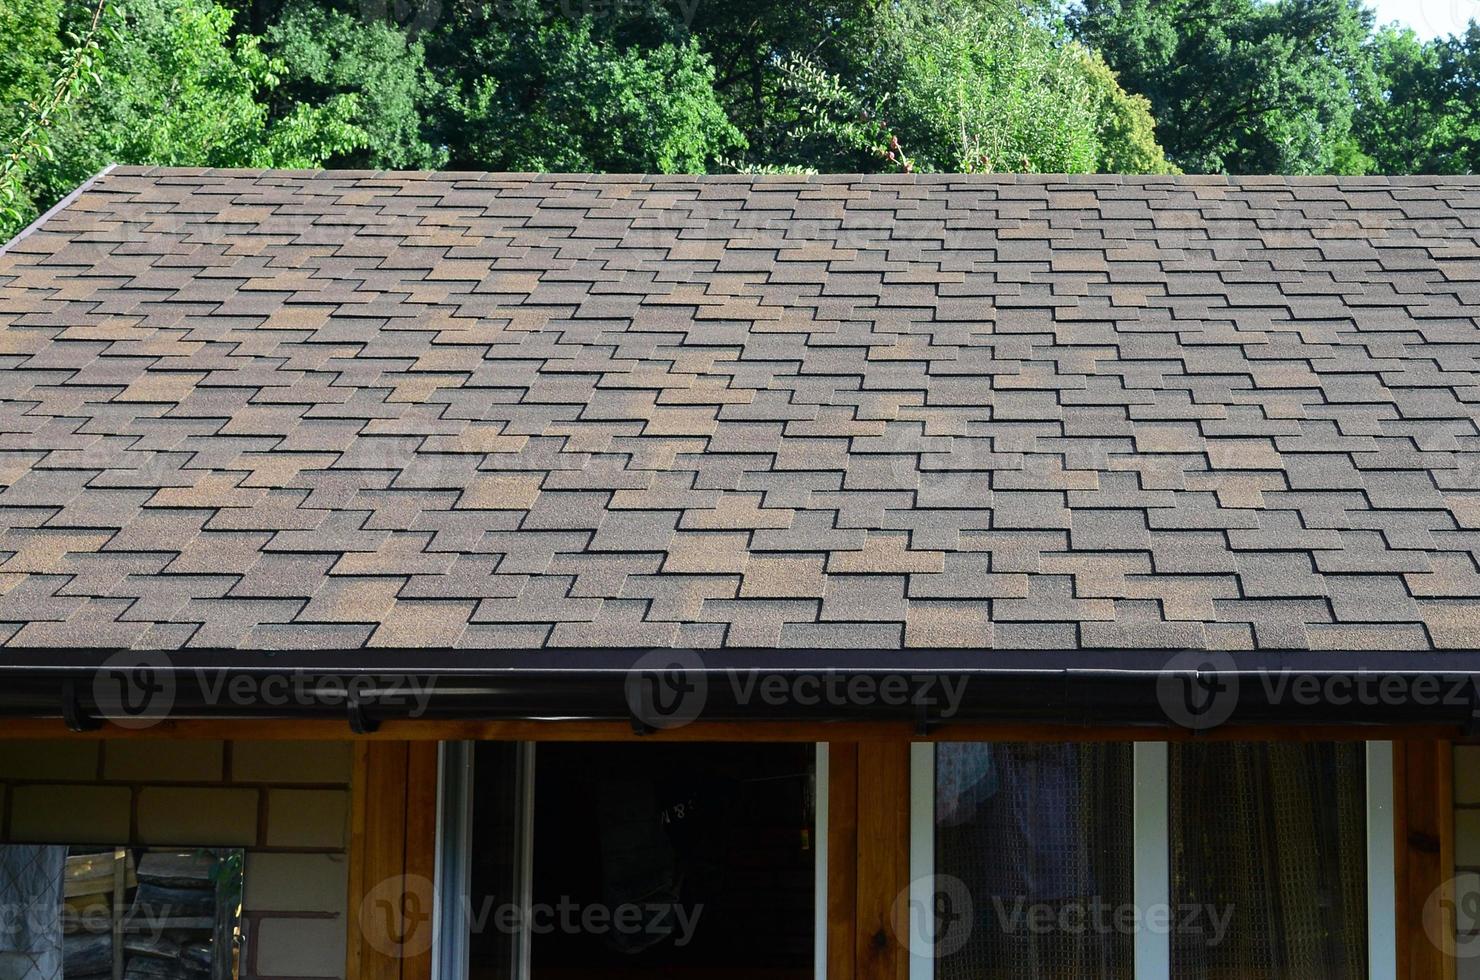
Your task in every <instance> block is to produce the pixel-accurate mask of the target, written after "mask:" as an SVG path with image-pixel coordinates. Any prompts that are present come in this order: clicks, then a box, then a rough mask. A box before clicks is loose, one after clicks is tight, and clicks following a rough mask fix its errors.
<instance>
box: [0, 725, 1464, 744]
mask: <svg viewBox="0 0 1480 980" xmlns="http://www.w3.org/2000/svg"><path fill="white" fill-rule="evenodd" d="M1458 734H1459V730H1458V729H1457V728H1455V727H1453V726H1449V725H1423V726H1405V727H1399V726H1387V727H1385V726H1376V725H1331V726H1321V725H1302V726H1295V725H1263V726H1256V725H1222V726H1219V727H1218V728H1214V729H1210V730H1208V731H1204V732H1193V731H1190V730H1188V729H1185V728H1180V727H1157V726H1115V727H1092V726H1087V725H1026V724H1018V725H1001V724H984V723H976V722H961V723H946V724H939V725H934V726H932V727H931V730H930V733H929V734H928V735H925V736H920V735H918V734H917V732H916V726H915V724H914V723H913V722H896V721H879V722H836V723H832V722H777V721H696V722H694V723H693V724H691V725H685V726H683V727H681V728H674V729H669V730H666V731H660V732H654V733H651V734H646V735H638V734H636V733H635V732H633V730H632V725H631V723H630V722H625V721H620V722H618V721H445V720H436V721H388V722H385V723H384V724H382V725H381V726H380V728H379V729H378V730H377V731H376V732H374V733H372V734H368V735H356V734H354V733H353V732H351V731H350V728H349V725H348V724H347V723H345V722H341V721H334V720H329V719H314V720H301V719H300V720H276V719H263V720H258V721H250V720H222V721H211V720H204V719H180V720H174V721H162V722H160V723H159V724H157V725H154V726H152V727H149V728H141V729H133V728H119V727H117V726H115V725H112V724H104V725H103V726H102V727H101V728H98V729H96V730H94V731H90V732H71V731H68V729H67V727H66V725H65V724H63V723H62V721H61V720H60V719H16V720H12V721H6V722H4V723H3V724H0V739H57V738H82V739H98V738H101V739H114V738H205V739H228V740H231V739H234V740H241V741H247V740H253V739H263V740H278V739H283V740H295V741H321V740H328V741H351V740H352V741H356V742H418V741H422V742H438V741H464V740H467V741H493V742H630V741H638V740H642V739H650V740H659V741H680V742H908V741H937V742H1183V741H1192V740H1198V741H1220V742H1222V741H1242V742H1248V741H1282V742H1365V741H1370V740H1372V739H1392V740H1394V741H1397V740H1405V739H1406V740H1423V741H1432V740H1436V739H1443V740H1449V739H1452V738H1454V737H1455V736H1457V735H1458Z"/></svg>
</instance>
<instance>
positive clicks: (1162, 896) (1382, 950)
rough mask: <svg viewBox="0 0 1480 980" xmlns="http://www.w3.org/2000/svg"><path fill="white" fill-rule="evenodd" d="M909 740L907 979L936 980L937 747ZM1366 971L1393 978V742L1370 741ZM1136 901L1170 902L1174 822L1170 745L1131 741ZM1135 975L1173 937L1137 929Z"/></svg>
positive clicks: (1146, 972)
mask: <svg viewBox="0 0 1480 980" xmlns="http://www.w3.org/2000/svg"><path fill="white" fill-rule="evenodd" d="M936 745H937V743H936V742H933V741H932V742H915V743H912V744H911V746H910V777H909V778H910V875H909V877H910V886H909V887H910V898H909V908H910V923H909V934H910V935H909V977H910V980H935V956H934V949H933V947H932V946H931V945H930V944H929V942H928V940H926V939H925V937H929V936H933V935H934V932H935V924H934V913H935V900H934V899H935V896H934V894H933V892H934V875H935V872H936V868H935V747H936ZM1363 745H1364V747H1365V753H1364V755H1365V776H1366V780H1365V785H1366V796H1367V814H1366V815H1367V821H1366V825H1367V832H1366V861H1367V976H1368V980H1396V978H1397V976H1398V954H1397V916H1396V911H1395V910H1396V908H1397V866H1396V860H1395V853H1394V851H1395V846H1394V810H1393V805H1394V800H1393V789H1394V787H1393V743H1392V742H1389V741H1367V742H1364V743H1363ZM1132 748H1133V753H1134V754H1133V764H1132V767H1133V772H1132V780H1133V791H1132V800H1133V806H1134V810H1135V812H1134V814H1133V815H1132V827H1133V833H1132V845H1131V846H1132V848H1133V855H1132V867H1133V869H1134V871H1133V895H1134V897H1133V901H1134V902H1135V904H1136V907H1137V908H1150V907H1152V906H1154V905H1157V904H1168V903H1169V902H1170V901H1171V887H1172V885H1171V834H1170V830H1171V820H1170V816H1171V815H1170V811H1169V800H1168V778H1167V776H1168V764H1169V743H1167V742H1151V741H1142V742H1135V743H1134V744H1133V747H1132ZM1133 951H1134V952H1133V955H1134V966H1133V971H1132V972H1133V976H1134V977H1135V980H1167V978H1168V977H1169V976H1170V975H1171V935H1170V933H1165V932H1163V933H1160V934H1158V933H1156V932H1153V931H1151V930H1146V929H1141V930H1137V932H1136V934H1135V937H1134V943H1133Z"/></svg>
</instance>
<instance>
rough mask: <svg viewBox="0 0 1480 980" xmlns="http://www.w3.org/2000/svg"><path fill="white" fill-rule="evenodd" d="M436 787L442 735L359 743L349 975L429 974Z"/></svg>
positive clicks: (357, 978)
mask: <svg viewBox="0 0 1480 980" xmlns="http://www.w3.org/2000/svg"><path fill="white" fill-rule="evenodd" d="M436 794H437V746H436V743H434V742H426V743H410V742H373V741H361V742H356V743H355V765H354V786H353V788H352V791H351V807H350V814H351V815H350V855H349V861H350V866H349V923H348V928H349V941H348V954H347V962H346V966H345V969H346V976H347V977H348V978H349V980H430V977H431V943H432V902H433V900H434V899H433V892H432V881H433V865H434V863H435V860H436V859H435V848H436Z"/></svg>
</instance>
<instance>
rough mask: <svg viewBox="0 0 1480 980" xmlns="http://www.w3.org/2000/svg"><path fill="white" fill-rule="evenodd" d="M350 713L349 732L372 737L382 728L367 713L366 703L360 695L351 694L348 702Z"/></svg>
mask: <svg viewBox="0 0 1480 980" xmlns="http://www.w3.org/2000/svg"><path fill="white" fill-rule="evenodd" d="M346 706H347V708H348V712H349V730H350V731H352V732H354V733H355V734H356V735H371V734H374V733H375V731H376V730H377V729H379V728H380V722H378V721H376V720H375V719H374V718H371V717H370V716H369V715H368V714H366V713H365V702H363V701H361V700H360V698H359V695H357V694H351V695H350V696H349V699H348V700H347V701H346Z"/></svg>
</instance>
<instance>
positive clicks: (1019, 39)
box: [0, 0, 1480, 235]
mask: <svg viewBox="0 0 1480 980" xmlns="http://www.w3.org/2000/svg"><path fill="white" fill-rule="evenodd" d="M95 2H97V0H5V2H4V3H0V45H3V46H4V50H5V51H6V54H7V57H6V58H5V59H4V60H3V62H0V145H3V147H4V150H3V153H4V156H3V157H0V161H7V162H5V163H4V167H5V169H4V173H3V175H0V176H3V180H0V205H3V207H4V209H5V210H4V211H3V212H0V221H3V225H0V235H8V234H9V233H11V232H13V231H14V230H15V229H16V228H17V227H19V225H20V224H21V223H23V222H24V220H27V219H29V217H31V216H33V215H34V214H35V213H36V211H37V210H39V209H40V208H43V207H45V206H47V205H49V204H50V203H52V202H53V201H55V200H56V199H57V198H59V197H60V196H61V195H62V194H64V193H65V192H66V191H68V190H70V189H71V188H72V187H74V186H75V185H76V184H77V183H78V182H79V181H81V180H82V179H84V178H85V177H87V176H89V175H90V174H92V173H94V172H96V171H97V170H98V169H100V168H101V167H102V166H104V165H105V164H107V163H110V162H117V163H136V164H142V163H155V164H182V165H210V166H290V167H315V166H343V167H370V168H438V167H444V166H451V167H455V168H459V169H479V170H553V171H655V172H657V171H661V172H700V171H714V170H725V169H735V168H740V169H746V170H787V171H890V170H914V171H926V170H931V171H968V172H969V171H985V170H996V171H1000V170H1014V171H1023V170H1029V171H1078V172H1088V171H1102V172H1125V173H1162V172H1168V171H1171V170H1175V169H1177V168H1182V169H1185V170H1189V171H1198V172H1201V171H1207V172H1219V171H1224V172H1230V173H1294V174H1303V173H1361V172H1381V173H1412V172H1425V171H1439V172H1445V173H1469V172H1473V171H1474V170H1475V168H1476V165H1477V162H1480V160H1477V158H1480V29H1477V28H1476V27H1474V26H1472V27H1471V28H1470V30H1469V31H1468V32H1467V33H1465V34H1463V35H1461V36H1458V37H1451V38H1441V39H1438V40H1435V41H1429V42H1424V41H1421V40H1419V39H1418V38H1417V37H1415V36H1414V35H1413V34H1412V33H1411V32H1407V31H1403V30H1398V29H1395V28H1381V29H1374V25H1373V17H1372V15H1371V13H1370V12H1369V11H1368V10H1367V8H1366V7H1365V6H1364V0H882V2H881V0H726V2H722V3H701V2H699V0H561V2H558V3H553V2H550V0H355V2H354V3H350V2H349V0H110V2H111V3H112V4H113V6H111V7H110V8H109V10H111V11H112V13H111V14H110V15H109V16H107V17H102V19H101V20H100V22H99V26H98V28H97V29H96V30H93V29H92V27H91V24H92V15H93V13H94V11H96V10H98V9H99V8H96V7H94V6H91V3H95ZM100 16H101V15H100Z"/></svg>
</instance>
